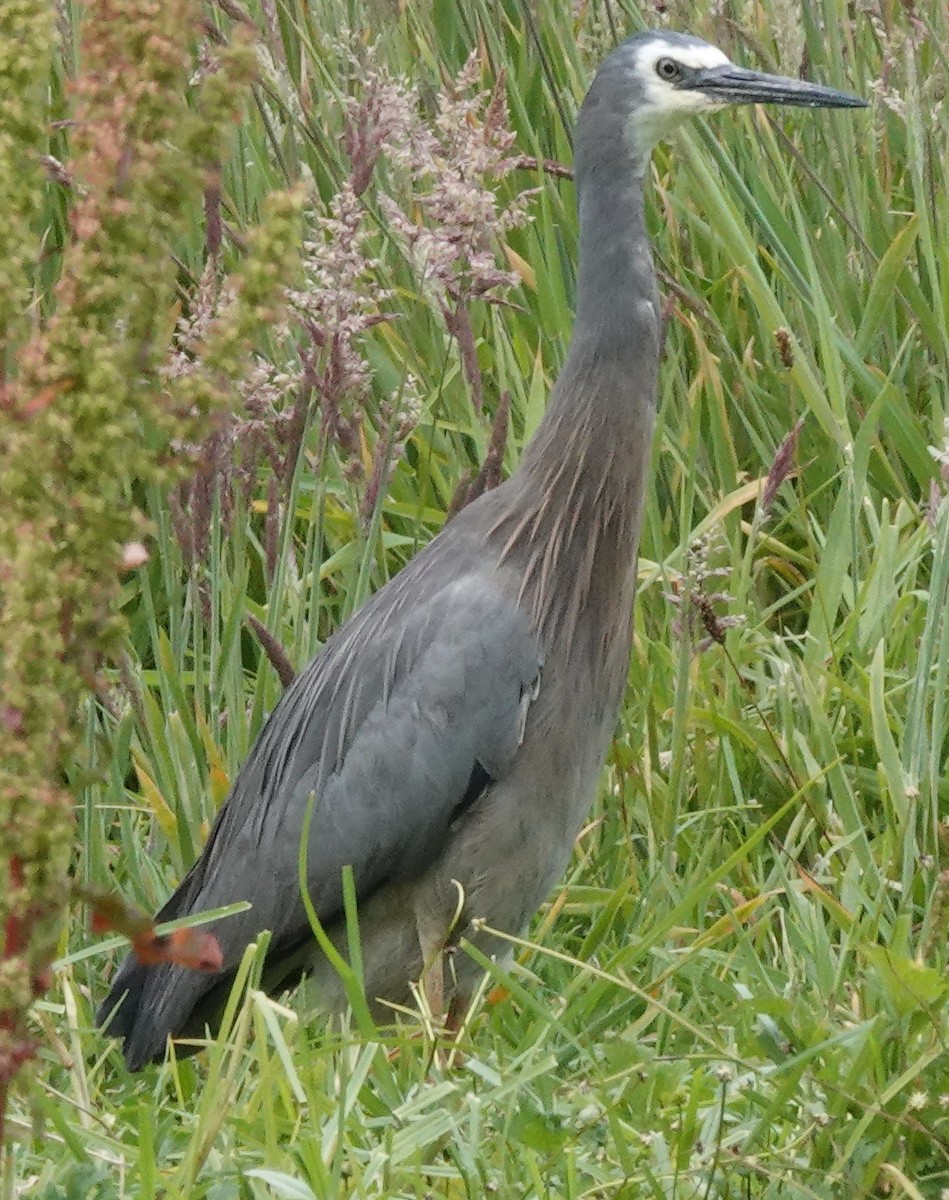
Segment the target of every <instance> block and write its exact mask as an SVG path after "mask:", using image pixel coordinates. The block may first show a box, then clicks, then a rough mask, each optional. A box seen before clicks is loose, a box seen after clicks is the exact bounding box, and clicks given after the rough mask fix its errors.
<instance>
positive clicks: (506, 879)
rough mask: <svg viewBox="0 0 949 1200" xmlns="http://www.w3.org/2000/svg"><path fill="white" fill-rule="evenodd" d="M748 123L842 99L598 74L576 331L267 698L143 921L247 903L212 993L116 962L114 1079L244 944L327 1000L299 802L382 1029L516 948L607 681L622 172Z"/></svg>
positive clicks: (641, 275)
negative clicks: (228, 781)
mask: <svg viewBox="0 0 949 1200" xmlns="http://www.w3.org/2000/svg"><path fill="white" fill-rule="evenodd" d="M755 103H777V104H793V105H801V106H809V107H814V108H856V107H862V106H863V103H864V102H863V101H862V100H859V99H858V98H857V97H855V96H850V95H847V94H845V93H843V92H839V91H835V90H834V89H832V88H827V87H821V86H818V85H816V84H812V83H806V82H803V81H801V80H798V79H784V78H780V77H778V76H773V75H763V74H760V73H758V72H756V71H748V70H745V69H743V68H741V67H737V66H734V65H733V64H732V63H731V62H729V60H728V59H727V58H726V56H725V55H724V54H723V53H722V52H721V51H720V50H718V49H716V48H715V47H714V46H710V45H709V44H708V43H707V42H703V41H700V40H699V39H698V38H694V37H688V36H685V35H681V34H672V33H665V32H662V33H648V34H643V35H640V36H637V37H633V38H631V39H630V40H629V41H627V42H624V43H623V44H622V45H621V46H620V47H619V48H618V49H617V50H615V51H614V52H613V53H612V54H610V56H609V57H608V58H607V59H606V60H605V61H604V63H603V64H602V66H601V67H600V69H599V71H598V72H597V75H596V78H595V79H594V81H593V85H592V86H591V88H590V90H589V93H588V94H587V97H586V99H585V100H584V103H583V106H582V109H581V111H580V117H579V122H578V126H577V132H576V186H577V194H578V197H579V210H580V269H579V286H578V293H577V306H576V322H575V325H574V330H573V336H572V339H571V342H570V349H569V353H568V355H567V359H566V362H565V364H564V367H563V370H562V372H561V374H560V377H559V379H558V380H557V384H556V386H555V388H554V390H553V393H552V395H551V398H550V403H549V405H548V408H547V412H546V415H545V416H544V418H543V420H542V421H541V423H540V426H539V427H538V429H537V432H536V433H535V435H534V437H533V439H532V440H531V442H530V444H529V446H528V447H527V449H526V451H525V453H524V457H523V461H522V463H521V465H520V467H519V468H518V470H517V471H516V472H515V473H514V474H513V475H512V476H511V478H510V479H508V480H507V481H506V482H505V483H503V484H502V485H501V486H500V487H498V488H496V489H495V490H494V491H491V492H488V493H487V494H485V495H483V496H481V497H480V498H479V499H478V500H476V501H475V502H474V503H472V504H471V505H469V506H468V507H467V508H465V509H463V510H462V512H461V513H460V514H459V515H458V516H457V517H456V518H455V519H454V520H453V521H452V522H451V523H450V524H449V525H447V526H446V527H445V528H444V529H443V530H442V532H441V533H439V534H438V536H437V537H436V538H434V539H433V540H432V542H431V543H430V544H429V545H428V546H426V547H425V549H424V550H422V551H421V553H419V554H418V555H417V556H416V557H415V558H414V559H413V560H412V562H410V563H409V564H408V566H406V567H405V569H404V570H403V571H402V572H401V574H399V575H398V576H397V577H396V578H395V579H393V580H392V581H391V582H390V583H388V584H387V585H386V586H385V587H384V588H382V590H381V591H379V592H378V593H377V594H376V595H375V596H374V597H373V598H372V599H371V600H369V601H368V603H367V604H366V605H365V606H364V607H363V608H362V609H360V611H359V612H357V613H356V614H355V615H354V616H353V617H352V618H351V620H349V621H348V622H347V623H346V624H345V625H344V626H343V627H342V628H341V629H340V630H339V631H338V632H337V633H336V634H334V635H333V636H332V637H331V638H330V639H329V641H328V642H327V643H326V645H325V646H324V648H323V649H322V651H321V652H320V653H319V654H318V655H317V657H316V658H315V659H314V660H313V661H312V662H311V663H310V664H309V666H308V667H307V668H306V669H305V670H304V671H303V672H302V673H301V674H300V675H299V676H298V677H297V678H296V679H295V680H294V681H293V682H292V683H291V685H290V686H289V687H288V688H287V690H286V692H285V693H284V695H283V696H282V698H281V699H280V701H279V703H278V704H277V706H276V708H275V709H274V711H273V712H272V714H271V716H270V719H269V720H268V721H267V724H266V726H265V727H264V729H263V731H262V732H261V734H260V737H259V738H258V739H257V742H256V744H255V745H254V748H253V750H252V751H251V753H250V756H249V758H248V759H247V762H246V763H245V764H244V767H243V769H242V770H241V771H240V773H239V775H238V776H237V779H236V780H235V782H234V786H233V788H232V790H231V793H230V795H229V797H228V799H227V801H226V803H225V804H224V806H223V808H222V809H221V811H220V813H219V814H218V818H217V820H216V822H215V824H214V828H213V830H212V832H211V835H210V837H209V839H208V843H207V845H206V846H205V848H204V852H203V853H202V855H201V857H200V858H199V859H198V861H197V862H196V863H195V864H194V866H193V867H192V868H191V870H190V871H189V872H188V874H187V876H186V877H185V879H184V880H183V882H182V884H181V886H180V887H179V888H178V890H177V891H176V892H175V894H174V895H173V896H172V897H171V899H170V900H169V901H168V903H167V904H166V905H165V906H164V908H163V909H162V910H161V912H160V913H159V914H158V919H159V920H161V921H167V920H171V919H172V918H176V917H181V916H184V915H186V914H189V913H194V912H200V911H202V910H207V909H215V908H218V907H221V906H223V905H227V904H231V903H233V902H235V901H241V900H246V901H250V904H251V907H250V908H249V909H247V910H245V911H244V912H242V913H239V914H238V915H237V916H234V917H231V918H229V919H226V920H222V921H220V922H218V923H217V925H216V926H213V927H212V928H213V931H214V933H215V934H216V935H217V938H218V940H219V941H220V944H221V948H222V952H223V960H224V970H223V974H222V975H220V976H217V977H209V976H207V975H202V974H198V973H195V972H192V971H188V970H185V969H183V968H180V967H176V966H168V965H163V966H150V967H149V966H142V965H140V964H139V963H137V962H136V961H134V960H133V959H132V958H129V959H128V960H127V961H126V962H125V963H124V965H123V966H122V968H121V969H120V970H119V972H118V974H117V975H116V977H115V980H114V983H113V985H112V990H111V992H110V993H109V996H108V998H107V999H106V1001H105V1003H104V1004H103V1006H102V1009H101V1011H100V1013H99V1019H100V1021H102V1022H105V1021H108V1022H109V1029H110V1031H111V1032H112V1033H114V1034H116V1035H118V1036H120V1037H122V1038H123V1039H124V1041H125V1057H126V1059H127V1061H128V1064H129V1066H130V1067H132V1068H133V1069H134V1068H138V1067H141V1066H142V1065H143V1064H145V1063H147V1062H149V1061H151V1060H154V1059H156V1058H160V1057H161V1056H162V1054H163V1053H164V1049H165V1044H166V1040H167V1038H168V1037H169V1035H170V1036H172V1037H179V1036H195V1035H198V1036H200V1035H201V1034H202V1033H203V1032H204V1029H205V1026H206V1024H208V1023H210V1024H211V1025H213V1024H214V1021H215V1014H216V1012H217V1011H218V1010H219V1008H220V1005H221V1001H222V997H223V996H224V995H226V988H227V986H228V984H229V982H230V980H231V979H232V978H233V973H234V971H235V968H236V966H237V964H238V962H239V961H240V959H241V956H242V954H243V952H244V950H245V948H246V947H247V945H248V944H249V943H250V942H251V941H252V940H253V939H254V938H255V937H256V936H257V934H258V933H259V932H260V931H262V930H265V929H269V930H271V931H272V940H271V942H270V950H269V956H268V959H267V964H266V978H267V986H268V987H269V988H271V989H272V990H274V991H279V990H282V989H283V988H284V987H287V986H290V985H291V984H292V983H294V982H296V981H297V980H298V979H299V978H300V976H301V974H307V975H309V976H311V978H312V987H313V992H314V994H315V995H316V996H317V997H319V998H320V1001H321V1003H323V1004H325V1006H326V1008H327V1009H330V1010H332V1009H337V1008H340V1007H342V1006H343V1004H344V992H343V989H342V986H341V984H340V981H339V977H338V975H337V974H336V972H335V971H334V970H333V969H332V968H331V967H330V965H329V963H328V962H327V960H326V959H325V958H324V957H323V956H322V955H321V954H320V953H319V951H318V948H317V943H316V942H315V940H314V938H313V934H312V931H311V927H310V924H309V922H308V920H307V915H306V912H305V909H304V905H303V902H302V900H301V896H300V892H299V888H298V884H297V864H298V856H299V852H300V839H301V834H302V830H303V827H304V822H305V818H306V814H307V810H308V807H311V808H312V822H311V824H310V826H309V830H310V832H309V840H308V845H307V863H308V878H307V882H308V889H309V894H310V897H311V899H312V902H313V905H314V907H315V910H316V913H317V915H318V917H319V919H320V921H321V922H322V924H323V926H324V928H325V929H326V930H327V931H328V933H329V934H330V936H331V937H332V938H333V939H334V940H335V941H336V942H337V943H338V944H339V945H341V946H345V944H346V935H345V919H344V916H343V890H342V884H341V876H342V874H343V869H344V868H345V867H347V866H349V867H351V868H352V873H353V880H354V886H355V892H356V896H357V898H358V904H359V929H360V936H361V946H362V959H363V971H364V982H365V992H366V997H367V999H368V1000H369V1002H370V1004H371V1005H372V1006H373V1007H374V1008H375V1010H376V1011H377V1013H381V1014H383V1015H384V1014H385V1013H386V1012H391V1009H390V1008H387V1007H386V1002H388V1003H389V1004H404V1003H407V1002H410V1001H411V983H412V981H414V980H418V979H419V978H420V977H421V976H422V975H423V973H425V972H428V974H429V976H431V970H430V968H431V966H432V963H433V962H436V961H437V962H438V963H439V964H440V961H441V960H440V958H439V954H440V952H441V951H442V950H443V949H445V948H447V947H448V946H449V945H453V944H454V943H456V942H457V941H458V940H459V939H460V938H462V937H466V938H468V939H470V940H471V941H473V942H474V943H475V944H477V945H480V947H481V949H482V950H483V951H484V952H486V953H489V954H490V953H496V952H498V951H499V950H501V949H502V947H500V946H499V945H497V944H496V941H495V942H492V940H491V939H490V938H489V937H487V936H486V935H485V934H484V932H483V931H481V930H479V928H478V927H477V919H478V918H481V919H483V921H484V922H485V923H486V924H487V925H488V926H493V927H494V928H496V929H499V930H503V931H508V932H512V933H517V932H519V931H521V930H522V929H523V928H524V927H525V926H526V924H527V922H528V921H529V920H530V918H531V917H532V915H533V914H534V913H535V912H536V910H537V909H538V907H539V906H540V904H541V903H542V901H543V900H544V897H545V896H546V895H547V893H548V891H549V890H550V888H551V887H552V886H553V884H554V883H555V882H556V881H557V879H558V878H559V877H560V875H561V874H562V873H563V871H564V869H565V867H566V865H567V861H568V859H569V857H570V852H571V848H572V846H573V843H574V839H575V838H576V835H577V833H578V831H579V829H580V826H581V824H582V822H583V819H584V816H585V814H586V813H587V811H588V809H589V806H590V804H591V801H592V798H593V795H594V791H595V788H596V783H597V777H598V775H599V773H600V769H601V767H602V765H603V760H604V757H605V755H606V752H607V748H608V746H609V741H610V738H611V736H612V733H613V729H614V726H615V724H616V719H617V713H618V710H619V706H620V702H621V698H622V696H623V689H624V687H625V684H626V677H627V671H628V667H629V656H630V644H631V636H632V610H633V593H634V590H635V583H636V555H637V546H638V541H639V529H640V519H641V513H642V506H643V495H644V490H645V484H646V474H647V466H648V463H649V452H650V439H651V435H652V427H653V413H654V408H655V402H656V372H657V366H658V361H659V342H660V316H659V297H658V293H657V290H656V278H655V272H654V269H653V264H652V258H651V255H650V250H649V243H648V240H647V237H646V228H645V224H644V220H643V187H642V181H643V175H644V173H645V171H646V167H647V164H648V161H649V155H650V151H651V148H652V146H653V144H654V143H655V142H656V141H657V139H659V138H660V137H662V136H664V135H665V134H666V133H667V132H668V131H669V130H670V129H671V128H672V127H674V126H675V125H676V124H677V123H678V122H679V121H681V120H682V119H683V118H684V117H687V116H691V115H694V114H702V113H708V112H712V111H713V110H715V109H718V108H720V107H722V106H723V105H726V104H755ZM473 922H474V924H473ZM448 975H449V976H450V978H448V979H447V980H444V986H445V994H444V999H445V1000H446V1001H450V1000H451V999H454V1000H455V1001H456V1002H457V1001H459V1000H461V999H463V998H464V997H465V996H466V995H468V994H469V993H470V992H471V990H472V988H473V987H474V985H475V984H476V982H477V980H478V979H479V978H480V972H479V968H478V967H477V966H476V965H475V963H474V961H473V960H472V959H469V958H468V957H467V956H465V955H463V954H456V955H454V956H453V962H452V969H451V971H450V972H448ZM429 982H430V983H431V979H429ZM432 986H433V987H434V988H435V990H436V991H437V985H436V984H432ZM184 1049H187V1048H184Z"/></svg>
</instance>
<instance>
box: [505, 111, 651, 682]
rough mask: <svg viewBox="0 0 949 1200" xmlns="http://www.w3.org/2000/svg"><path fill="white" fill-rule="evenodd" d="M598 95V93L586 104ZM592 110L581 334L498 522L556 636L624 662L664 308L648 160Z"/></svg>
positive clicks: (618, 664)
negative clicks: (646, 193)
mask: <svg viewBox="0 0 949 1200" xmlns="http://www.w3.org/2000/svg"><path fill="white" fill-rule="evenodd" d="M591 97H593V101H592V105H591ZM612 116H613V114H611V113H610V112H609V111H607V112H605V113H604V112H603V111H599V112H598V111H597V109H596V95H595V90H594V91H591V93H590V96H588V99H587V102H586V103H585V104H584V110H583V113H582V114H581V120H580V127H579V130H578V137H577V145H578V156H577V188H578V192H579V202H580V279H579V289H578V294H577V316H576V321H575V324H574V332H573V337H572V339H571V342H570V349H569V352H568V354H567V361H566V362H565V364H564V367H563V370H562V371H561V373H560V377H559V379H558V380H557V383H556V386H555V387H554V390H553V394H552V395H551V398H550V403H549V404H548V406H547V412H546V413H545V415H544V419H543V420H542V421H541V423H540V425H539V427H538V429H537V432H536V433H535V435H534V437H533V439H532V440H531V443H530V445H529V446H528V447H527V450H526V451H525V454H524V459H523V461H522V464H521V469H520V470H519V471H518V472H517V474H516V476H515V477H514V478H512V479H511V481H510V483H511V487H510V488H509V489H506V491H505V493H504V495H503V497H499V500H498V511H497V512H496V515H495V522H494V524H493V526H492V528H491V535H492V537H494V536H496V537H497V538H498V539H499V542H500V547H501V551H500V559H499V562H500V563H506V564H508V565H509V566H510V567H511V568H512V569H513V570H514V571H515V573H516V576H517V577H518V578H519V581H520V582H519V590H518V599H519V601H520V602H521V603H523V604H525V606H526V607H527V608H528V610H529V611H530V612H531V615H532V617H533V619H534V620H535V622H536V624H537V627H538V628H539V629H541V630H542V631H543V633H544V635H545V637H546V638H547V639H548V640H549V641H550V643H551V644H553V643H554V642H556V643H558V644H560V645H563V646H567V647H570V651H571V653H575V654H576V655H577V656H578V657H579V658H580V659H584V658H586V659H587V660H588V661H589V662H590V663H591V664H592V666H594V667H596V668H597V669H602V670H605V671H607V674H609V675H610V677H611V679H612V683H611V684H610V687H609V688H607V689H606V691H605V692H604V694H606V695H610V696H612V695H613V693H614V691H615V690H616V689H619V688H621V686H622V681H623V679H625V672H626V667H627V664H628V649H629V647H628V639H629V628H630V626H629V620H630V612H631V608H632V597H633V590H632V589H633V585H634V581H635V561H636V550H637V544H638V540H639V525H640V518H641V513H642V500H643V493H644V490H645V483H646V476H647V471H648V463H649V451H650V443H651V437H652V424H653V410H654V406H655V396H656V373H657V368H658V360H659V315H658V297H657V294H656V283H655V276H654V273H653V267H652V258H651V255H650V253H649V247H648V244H647V241H646V232H645V227H644V223H643V198H642V187H641V176H642V160H641V158H640V156H638V155H636V154H635V153H634V149H633V147H632V146H631V144H630V142H629V140H628V138H627V137H626V136H625V132H624V128H623V120H622V119H620V118H619V117H618V118H617V119H615V120H612V119H610V118H611V117H612Z"/></svg>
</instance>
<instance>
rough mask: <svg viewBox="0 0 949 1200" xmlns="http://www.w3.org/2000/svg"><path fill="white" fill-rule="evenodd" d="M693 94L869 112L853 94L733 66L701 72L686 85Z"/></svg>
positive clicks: (730, 101) (730, 100) (736, 101)
mask: <svg viewBox="0 0 949 1200" xmlns="http://www.w3.org/2000/svg"><path fill="white" fill-rule="evenodd" d="M685 86H686V87H688V89H689V90H690V91H697V92H703V93H704V94H705V95H706V96H708V98H709V99H710V100H712V101H714V102H715V103H716V104H793V105H796V106H797V107H798V108H866V107H867V102H866V100H861V99H860V97H859V96H852V95H851V94H850V93H849V92H838V91H837V89H836V88H831V87H824V85H823V84H820V83H808V82H807V81H806V80H804V79H788V78H786V77H785V76H783V75H765V74H763V73H762V72H761V71H747V70H745V68H744V67H736V66H735V65H734V64H733V63H724V64H723V65H722V66H720V67H708V68H706V69H705V70H703V71H698V72H697V73H696V74H695V75H693V76H692V77H691V78H690V79H689V80H688V82H687V84H686V85H685Z"/></svg>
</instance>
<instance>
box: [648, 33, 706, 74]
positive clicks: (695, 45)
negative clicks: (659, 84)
mask: <svg viewBox="0 0 949 1200" xmlns="http://www.w3.org/2000/svg"><path fill="white" fill-rule="evenodd" d="M660 58H674V59H675V60H676V62H680V63H682V65H683V66H685V67H695V68H697V69H700V70H701V68H703V67H721V66H724V64H725V63H727V62H728V61H729V58H728V55H727V54H723V53H722V51H721V50H719V48H718V47H717V46H712V45H710V43H708V42H700V41H698V40H696V41H694V42H686V43H684V44H683V43H682V42H672V41H668V40H667V39H666V38H664V37H662V36H661V35H658V36H656V37H652V38H649V39H648V40H646V41H643V42H640V43H639V45H638V46H637V48H636V66H637V67H638V68H639V69H640V70H642V69H644V68H645V69H646V70H650V69H652V68H654V67H655V65H656V63H657V62H658V61H659V59H660Z"/></svg>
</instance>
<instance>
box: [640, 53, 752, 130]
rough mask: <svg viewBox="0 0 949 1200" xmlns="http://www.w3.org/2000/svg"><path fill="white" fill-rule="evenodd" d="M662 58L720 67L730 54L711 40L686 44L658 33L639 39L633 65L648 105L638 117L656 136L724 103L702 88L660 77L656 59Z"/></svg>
mask: <svg viewBox="0 0 949 1200" xmlns="http://www.w3.org/2000/svg"><path fill="white" fill-rule="evenodd" d="M661 58H671V59H672V60H673V61H674V62H679V63H682V65H683V66H685V67H692V68H695V69H698V70H702V69H703V68H707V67H721V66H724V65H725V64H726V63H728V62H729V61H730V59H729V58H728V55H727V54H723V53H722V51H721V50H719V48H718V47H717V46H712V45H710V44H709V43H708V42H699V43H696V44H694V45H685V46H683V45H680V44H678V43H677V42H668V41H666V39H665V38H664V37H662V36H661V35H658V36H657V37H654V38H650V39H649V41H647V42H642V43H640V45H639V46H638V47H637V53H636V63H635V68H634V69H635V71H636V74H637V75H638V76H639V78H640V79H641V80H642V85H643V98H644V100H645V105H644V106H643V109H642V110H641V113H640V117H639V119H640V121H641V122H642V125H643V127H644V128H645V130H646V131H647V132H648V133H649V134H651V135H653V136H654V137H659V136H661V135H662V133H663V132H664V131H665V130H666V129H667V128H669V127H670V126H673V125H676V124H678V122H679V121H681V120H682V119H683V118H684V117H692V116H696V115H697V114H699V113H708V112H714V111H715V110H716V109H718V108H721V107H722V105H721V104H716V103H715V101H714V100H710V99H709V98H708V96H706V95H705V94H704V93H703V92H701V91H698V90H695V91H693V90H691V89H688V88H686V89H683V90H679V89H678V88H677V87H676V86H675V84H674V83H670V82H669V81H668V80H665V79H661V78H660V77H659V75H658V74H657V73H656V63H657V62H658V61H659V60H660V59H661Z"/></svg>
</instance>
